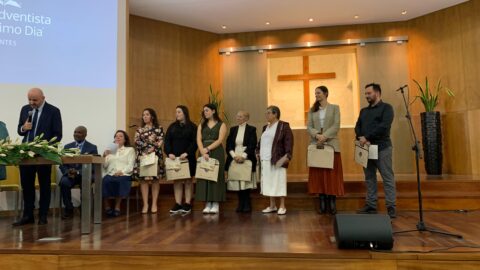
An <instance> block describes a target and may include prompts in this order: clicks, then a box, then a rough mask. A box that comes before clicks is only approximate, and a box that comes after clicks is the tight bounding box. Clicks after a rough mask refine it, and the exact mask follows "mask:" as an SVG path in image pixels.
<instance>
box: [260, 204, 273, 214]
mask: <svg viewBox="0 0 480 270" xmlns="http://www.w3.org/2000/svg"><path fill="white" fill-rule="evenodd" d="M274 212H277V207H276V206H274V207H270V206H269V207H267V208H265V209H263V210H262V213H264V214H268V213H274Z"/></svg>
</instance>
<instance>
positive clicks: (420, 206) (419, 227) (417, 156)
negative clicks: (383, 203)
mask: <svg viewBox="0 0 480 270" xmlns="http://www.w3.org/2000/svg"><path fill="white" fill-rule="evenodd" d="M406 87H407V86H403V87H400V88H399V89H398V90H397V91H400V92H401V93H402V97H403V102H404V104H405V109H406V111H407V114H406V115H405V117H406V118H407V119H408V123H409V124H410V132H411V133H412V135H413V139H414V141H415V143H414V145H413V146H412V150H413V151H415V166H416V170H417V191H418V215H419V218H420V220H419V221H418V223H417V226H416V229H413V230H405V231H398V232H394V233H393V234H400V233H408V232H431V233H437V234H441V235H446V236H452V237H456V238H459V239H462V238H463V236H462V235H460V234H453V233H448V232H444V231H440V230H437V229H434V228H431V227H428V226H427V225H426V224H425V221H423V204H422V202H423V198H422V188H421V183H420V169H419V160H420V146H419V141H418V140H417V135H416V134H415V129H414V128H413V124H412V117H411V114H410V111H409V109H408V102H407V99H406V98H405V92H404V90H403V89H404V88H406Z"/></svg>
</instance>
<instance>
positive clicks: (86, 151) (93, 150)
mask: <svg viewBox="0 0 480 270" xmlns="http://www.w3.org/2000/svg"><path fill="white" fill-rule="evenodd" d="M76 145H77V143H76V142H71V143H69V144H67V145H65V149H70V148H75V146H76ZM80 154H82V155H98V150H97V146H96V145H95V144H92V143H90V142H88V141H87V140H85V143H84V144H83V147H82V151H81V152H80ZM69 169H75V170H77V171H79V172H80V173H82V165H80V164H65V165H61V166H60V170H61V171H62V174H63V175H67V173H68V170H69Z"/></svg>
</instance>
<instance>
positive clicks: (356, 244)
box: [333, 214, 393, 250]
mask: <svg viewBox="0 0 480 270" xmlns="http://www.w3.org/2000/svg"><path fill="white" fill-rule="evenodd" d="M333 226H334V230H335V238H336V241H337V246H338V248H345V249H352V248H359V249H361V248H368V249H382V250H389V249H392V247H393V234H392V224H391V222H390V217H389V216H387V215H373V214H368V215H352V214H338V215H336V216H335V222H334V225H333Z"/></svg>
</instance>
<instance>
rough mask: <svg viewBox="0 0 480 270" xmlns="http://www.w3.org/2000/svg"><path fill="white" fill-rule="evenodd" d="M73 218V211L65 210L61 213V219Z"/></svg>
mask: <svg viewBox="0 0 480 270" xmlns="http://www.w3.org/2000/svg"><path fill="white" fill-rule="evenodd" d="M70 218H73V209H65V210H63V213H62V219H70Z"/></svg>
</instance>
